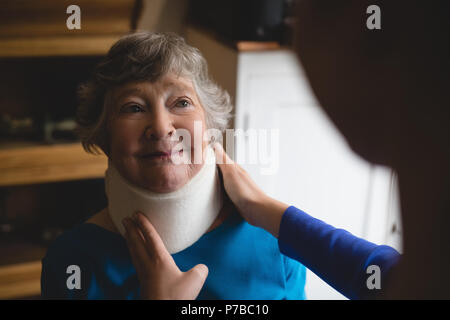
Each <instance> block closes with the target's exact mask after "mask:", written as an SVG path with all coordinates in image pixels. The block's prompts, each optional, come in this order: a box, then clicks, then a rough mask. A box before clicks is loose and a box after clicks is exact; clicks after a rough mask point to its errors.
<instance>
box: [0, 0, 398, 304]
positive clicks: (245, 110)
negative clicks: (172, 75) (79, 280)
mask: <svg viewBox="0 0 450 320" xmlns="http://www.w3.org/2000/svg"><path fill="white" fill-rule="evenodd" d="M294 2H295V1H293V0H247V1H238V0H70V1H65V0H40V1H26V0H3V1H2V6H1V8H0V70H2V72H1V73H0V299H11V298H21V299H30V298H31V299H33V298H39V295H40V272H41V259H42V257H43V255H44V254H45V251H46V247H47V246H48V244H49V243H50V242H51V241H52V240H53V239H55V237H57V236H58V235H59V234H61V233H62V232H63V231H64V230H66V229H68V228H71V227H72V226H74V225H75V224H77V223H81V222H83V221H84V220H86V219H87V218H88V217H89V216H91V215H92V214H94V213H96V212H98V211H99V210H100V209H102V208H104V207H105V206H106V197H105V193H104V182H103V176H104V171H105V169H106V165H107V163H106V157H105V156H104V155H98V156H93V155H88V154H86V153H85V152H84V151H83V149H82V147H81V144H80V143H79V141H78V139H77V138H76V136H75V134H74V132H73V129H74V127H75V122H74V119H75V112H76V106H77V99H76V88H77V86H78V85H79V84H80V83H81V82H83V81H86V80H87V79H88V78H89V76H90V73H91V71H92V69H93V67H94V66H95V64H96V63H97V62H98V61H100V59H101V58H102V56H104V55H105V54H106V53H107V51H108V50H109V48H110V47H111V45H112V44H113V43H114V42H115V41H117V40H118V39H119V38H120V36H121V35H123V34H126V33H128V32H130V31H133V30H151V31H173V32H177V33H179V34H181V35H182V36H184V37H185V39H186V41H187V42H188V43H189V44H191V45H192V46H195V47H197V48H199V49H200V50H201V51H202V53H203V54H204V56H205V57H206V59H207V61H208V64H209V68H210V73H211V74H212V76H213V78H214V79H215V80H216V82H218V83H219V84H220V85H221V86H222V87H224V88H225V89H227V90H228V92H229V93H230V95H231V96H232V99H233V101H234V105H235V110H234V111H235V117H234V118H233V121H232V125H231V127H232V128H236V129H243V130H244V132H246V131H247V130H249V129H256V130H258V129H276V130H278V133H279V153H277V154H278V155H279V156H278V162H279V163H278V170H277V171H276V172H275V174H271V175H264V174H262V173H261V170H260V169H261V166H262V164H261V163H260V164H258V163H257V164H248V163H243V164H242V165H243V166H244V168H245V169H246V170H247V171H248V172H249V173H250V174H251V175H252V177H253V178H254V180H255V181H256V182H257V183H258V184H259V185H260V186H261V188H262V189H263V190H265V191H266V192H267V193H268V194H269V195H271V196H272V197H275V198H277V199H279V200H281V201H284V202H286V203H289V204H292V205H295V206H297V207H298V208H301V209H303V210H304V211H306V212H308V213H309V214H311V215H313V216H314V217H316V218H319V219H322V220H324V221H325V222H327V223H329V224H332V225H334V226H336V227H340V228H344V229H346V230H348V231H350V232H352V233H354V234H355V235H357V236H360V237H363V238H365V239H368V240H369V241H373V242H376V243H377V244H388V245H391V246H393V247H395V248H397V249H398V250H399V251H401V241H400V239H401V222H400V220H399V207H398V206H399V204H398V203H399V202H398V194H397V182H396V177H395V174H394V173H393V172H391V171H390V170H388V169H387V168H383V167H378V166H372V165H370V164H368V163H366V162H365V161H363V160H362V159H360V158H359V157H358V156H356V155H355V154H353V152H352V151H351V150H350V149H349V147H348V146H347V144H346V143H345V141H344V139H343V137H342V136H341V135H340V134H339V132H338V131H337V130H336V129H335V128H334V126H333V125H332V124H331V122H330V121H329V120H328V119H327V117H326V116H325V114H324V113H323V112H322V110H321V109H320V106H319V105H318V103H317V101H316V99H315V98H314V96H313V94H312V93H311V90H310V88H309V86H308V83H307V80H306V79H305V75H304V74H303V71H302V68H301V65H300V64H299V62H298V61H297V59H296V57H295V55H294V54H293V52H292V51H291V50H290V45H291V43H292V31H293V26H294V24H295V19H294V18H293V16H292V7H293V5H294ZM69 5H78V6H79V7H80V9H81V29H73V30H69V29H68V28H67V26H66V20H67V18H68V17H69V16H70V14H68V13H66V9H67V7H68V6H69ZM254 143H255V141H254V140H252V139H249V138H248V137H243V138H236V139H235V144H236V148H235V149H236V152H233V154H232V156H233V157H234V158H235V159H236V160H237V161H240V160H242V161H244V160H243V159H245V157H246V155H247V154H248V151H249V150H250V149H251V148H252V147H254V146H253V145H252V144H254ZM261 143H262V144H264V143H265V142H261V141H258V144H259V145H261ZM268 147H269V148H270V146H268ZM247 162H248V161H247ZM306 294H307V298H308V299H343V298H344V297H343V296H342V295H340V294H339V293H337V292H336V291H335V290H333V289H332V288H331V287H329V286H328V285H326V284H325V283H324V282H322V281H321V280H320V279H319V278H317V277H316V276H315V275H314V274H313V273H312V272H310V271H308V274H307V288H306Z"/></svg>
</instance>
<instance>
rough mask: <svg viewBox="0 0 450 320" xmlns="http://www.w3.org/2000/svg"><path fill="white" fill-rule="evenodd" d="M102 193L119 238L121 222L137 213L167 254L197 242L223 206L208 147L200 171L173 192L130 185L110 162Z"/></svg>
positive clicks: (214, 165) (213, 158)
mask: <svg viewBox="0 0 450 320" xmlns="http://www.w3.org/2000/svg"><path fill="white" fill-rule="evenodd" d="M105 191H106V196H107V197H108V210H109V214H110V216H111V219H112V221H113V222H114V224H115V226H116V228H117V229H118V230H119V232H120V233H121V234H122V235H123V234H124V233H125V229H124V227H123V225H122V219H123V218H125V217H128V216H131V215H132V214H133V213H134V212H136V211H140V212H142V213H144V214H145V215H146V216H147V218H148V219H149V220H150V222H151V223H152V224H153V226H154V227H155V229H156V231H158V234H159V235H160V237H161V239H162V241H163V242H164V244H165V246H166V248H167V250H168V251H169V253H171V254H173V253H177V252H179V251H181V250H184V249H186V248H187V247H189V246H191V245H192V244H194V243H195V242H196V241H197V240H198V239H200V237H201V236H202V235H203V234H205V232H206V231H207V230H208V229H209V227H210V226H211V225H212V223H213V222H214V220H215V219H216V218H217V216H218V214H219V211H220V210H221V209H222V204H223V199H222V189H221V183H220V179H219V175H218V169H217V167H216V162H215V156H214V151H213V150H212V149H211V148H210V147H207V151H206V160H205V162H204V164H203V166H202V168H201V169H200V171H199V172H197V174H196V175H195V176H194V177H193V178H192V179H191V180H190V181H188V183H186V184H185V185H184V186H183V187H181V188H180V189H178V190H176V191H174V192H169V193H154V192H150V191H148V190H146V189H143V188H140V187H137V186H134V185H131V184H130V183H129V182H128V181H126V180H125V179H124V178H123V177H122V176H121V175H120V174H119V172H118V171H117V169H116V168H115V167H114V166H113V165H112V163H111V161H109V162H108V169H107V170H106V173H105Z"/></svg>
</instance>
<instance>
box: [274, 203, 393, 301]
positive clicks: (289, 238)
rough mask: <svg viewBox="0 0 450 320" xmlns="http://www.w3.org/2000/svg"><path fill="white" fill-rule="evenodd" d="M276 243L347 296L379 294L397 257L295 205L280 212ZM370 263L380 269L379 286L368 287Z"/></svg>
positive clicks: (353, 297)
mask: <svg viewBox="0 0 450 320" xmlns="http://www.w3.org/2000/svg"><path fill="white" fill-rule="evenodd" d="M278 246H279V248H280V251H281V252H282V253H283V254H285V255H287V256H288V257H290V258H292V259H295V260H298V261H300V262H301V263H302V264H303V265H305V266H306V267H307V268H309V269H310V270H311V271H313V272H314V273H315V274H316V275H318V276H319V277H320V278H321V279H323V280H324V281H325V282H327V283H328V284H329V285H330V286H332V287H333V288H335V289H336V290H337V291H339V292H340V293H342V294H343V295H345V296H346V297H347V298H349V299H368V298H376V297H377V296H379V295H381V294H382V293H383V289H385V288H386V281H387V278H388V277H389V274H390V271H391V270H392V268H393V267H394V266H395V265H396V264H397V263H398V261H399V259H400V254H399V253H398V252H397V251H396V250H395V249H393V248H391V247H389V246H385V245H376V244H374V243H371V242H369V241H366V240H364V239H361V238H358V237H356V236H354V235H352V234H351V233H349V232H347V231H345V230H342V229H336V228H334V227H332V226H330V225H328V224H326V223H324V222H323V221H321V220H318V219H315V218H313V217H311V216H309V215H308V214H307V213H305V212H303V211H302V210H300V209H297V208H296V207H294V206H290V207H289V208H288V209H286V211H285V212H284V214H283V217H282V220H281V225H280V231H279V237H278ZM370 265H376V266H378V267H379V268H380V273H381V276H380V279H381V281H380V284H381V289H372V290H369V289H368V287H367V279H368V278H369V277H370V276H371V273H367V268H368V266H370Z"/></svg>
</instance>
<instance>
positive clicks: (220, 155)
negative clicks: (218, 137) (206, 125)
mask: <svg viewBox="0 0 450 320" xmlns="http://www.w3.org/2000/svg"><path fill="white" fill-rule="evenodd" d="M212 147H213V149H214V153H215V155H216V163H217V165H218V166H219V167H220V168H221V169H226V168H225V167H226V166H224V164H234V161H233V160H231V158H230V157H229V156H228V154H227V153H226V152H225V150H223V147H222V144H221V143H219V142H216V143H215V144H213V146H212Z"/></svg>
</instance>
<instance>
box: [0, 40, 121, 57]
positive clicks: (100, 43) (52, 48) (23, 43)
mask: <svg viewBox="0 0 450 320" xmlns="http://www.w3.org/2000/svg"><path fill="white" fill-rule="evenodd" d="M120 36H121V35H101V36H78V35H73V36H54V37H17V38H1V39H0V58H20V57H23V58H25V57H52V56H97V55H105V54H106V53H107V52H108V50H109V49H110V48H111V46H112V45H113V44H114V43H115V42H116V41H117V40H119V38H120Z"/></svg>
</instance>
